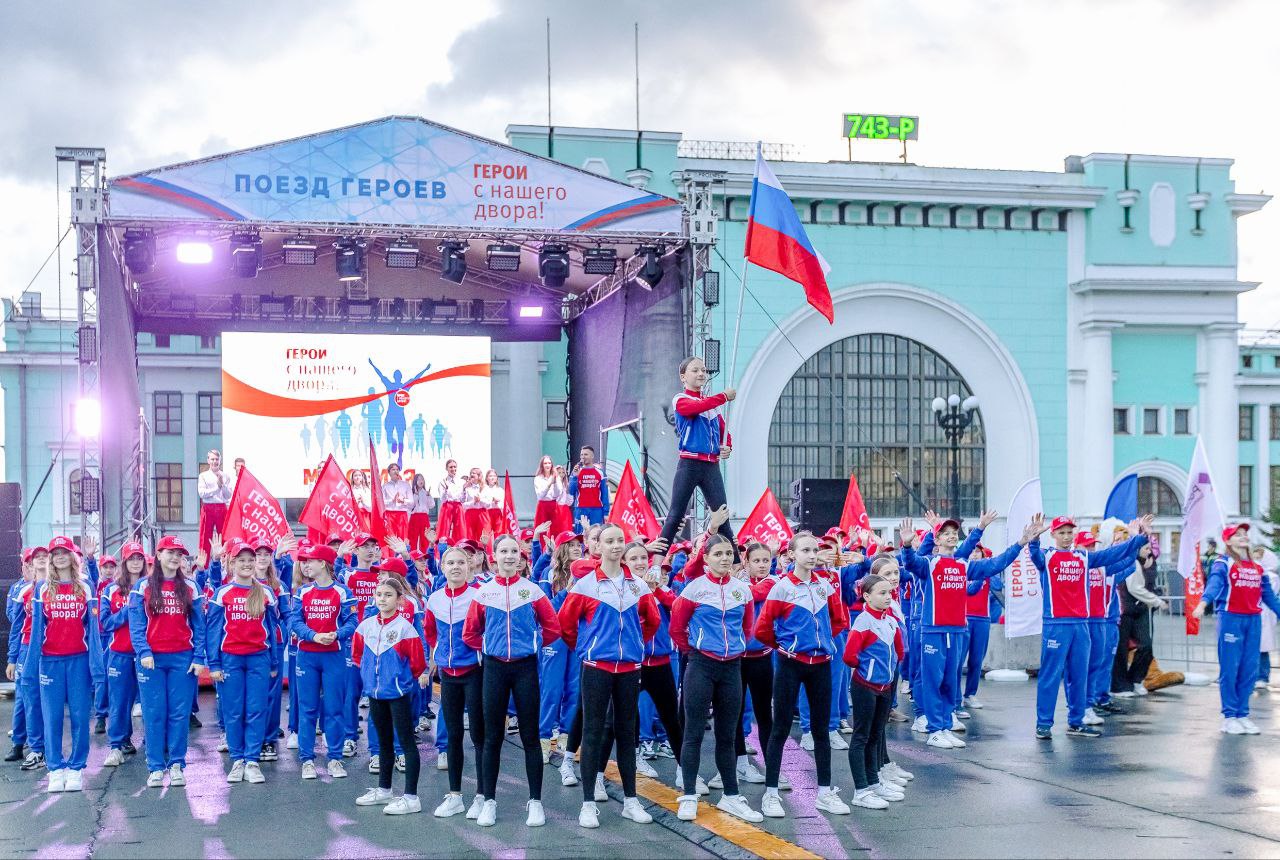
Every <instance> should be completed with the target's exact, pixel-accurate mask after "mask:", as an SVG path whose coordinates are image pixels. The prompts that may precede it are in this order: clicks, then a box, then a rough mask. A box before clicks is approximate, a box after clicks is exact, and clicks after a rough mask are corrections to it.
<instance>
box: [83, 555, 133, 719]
mask: <svg viewBox="0 0 1280 860" xmlns="http://www.w3.org/2000/svg"><path fill="white" fill-rule="evenodd" d="M91 562H92V570H93V572H94V574H93V576H94V580H95V582H96V586H95V590H94V594H95V595H96V596H95V597H94V599H93V614H94V615H95V616H96V617H97V619H98V640H99V643H98V644H99V645H100V646H101V648H102V683H101V684H96V685H94V688H93V715H94V716H95V717H97V718H98V719H100V720H102V721H103V722H106V719H107V641H108V640H109V639H110V638H111V637H110V636H109V635H108V634H107V632H106V631H105V630H103V629H102V595H103V594H105V593H106V590H107V589H108V588H110V587H111V585H112V583H111V580H99V579H98V578H97V568H98V564H97V560H96V559H91V558H90V559H85V565H86V567H88V566H89V564H90V563H91ZM127 596H128V595H126V597H127Z"/></svg>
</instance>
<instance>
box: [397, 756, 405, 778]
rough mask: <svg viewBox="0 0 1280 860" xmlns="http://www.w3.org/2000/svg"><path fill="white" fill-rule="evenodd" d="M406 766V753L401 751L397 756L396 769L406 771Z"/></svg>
mask: <svg viewBox="0 0 1280 860" xmlns="http://www.w3.org/2000/svg"><path fill="white" fill-rule="evenodd" d="M404 767H405V764H404V753H400V755H398V756H396V770H398V771H400V772H401V773H404Z"/></svg>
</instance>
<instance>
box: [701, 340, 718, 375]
mask: <svg viewBox="0 0 1280 860" xmlns="http://www.w3.org/2000/svg"><path fill="white" fill-rule="evenodd" d="M702 363H703V364H705V365H706V366H707V373H708V374H709V375H712V376H714V375H715V374H717V373H719V372H720V341H719V340H717V339H716V338H707V339H706V340H705V341H703V346H702Z"/></svg>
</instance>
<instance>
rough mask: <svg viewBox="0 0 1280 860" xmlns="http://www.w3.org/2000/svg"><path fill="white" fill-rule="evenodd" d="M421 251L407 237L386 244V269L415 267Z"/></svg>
mask: <svg viewBox="0 0 1280 860" xmlns="http://www.w3.org/2000/svg"><path fill="white" fill-rule="evenodd" d="M421 256H422V251H421V250H419V248H418V246H417V245H415V244H413V243H412V242H410V241H409V240H407V239H398V240H396V241H395V242H392V243H390V244H389V245H387V268H388V269H416V268H418V259H419V258H420V257H421Z"/></svg>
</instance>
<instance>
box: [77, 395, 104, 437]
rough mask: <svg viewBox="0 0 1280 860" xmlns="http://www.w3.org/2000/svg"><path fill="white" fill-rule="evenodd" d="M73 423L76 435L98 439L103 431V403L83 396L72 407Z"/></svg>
mask: <svg viewBox="0 0 1280 860" xmlns="http://www.w3.org/2000/svg"><path fill="white" fill-rule="evenodd" d="M72 423H73V424H74V425H75V428H76V435H77V436H79V437H80V438H82V439H97V438H98V434H99V433H101V432H102V404H100V403H99V402H98V401H96V400H93V399H91V398H88V397H82V398H80V399H79V400H77V401H76V402H75V404H74V405H73V407H72Z"/></svg>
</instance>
